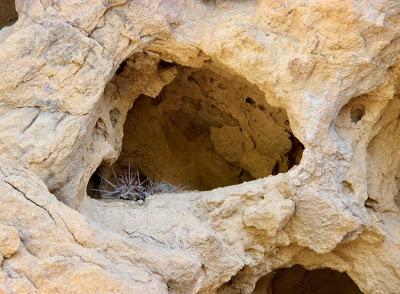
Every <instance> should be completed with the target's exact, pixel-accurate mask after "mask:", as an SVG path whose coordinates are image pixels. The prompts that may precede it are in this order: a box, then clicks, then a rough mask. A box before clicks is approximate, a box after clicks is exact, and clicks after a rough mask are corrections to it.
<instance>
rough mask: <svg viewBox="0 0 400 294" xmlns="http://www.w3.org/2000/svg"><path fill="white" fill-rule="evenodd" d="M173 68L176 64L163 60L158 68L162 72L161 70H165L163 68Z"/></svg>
mask: <svg viewBox="0 0 400 294" xmlns="http://www.w3.org/2000/svg"><path fill="white" fill-rule="evenodd" d="M173 66H175V63H173V62H168V61H165V60H162V59H161V60H160V61H159V62H158V65H157V68H158V69H159V70H160V69H163V68H169V67H173Z"/></svg>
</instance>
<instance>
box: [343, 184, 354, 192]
mask: <svg viewBox="0 0 400 294" xmlns="http://www.w3.org/2000/svg"><path fill="white" fill-rule="evenodd" d="M342 186H343V189H344V191H345V192H346V193H354V189H353V185H352V184H351V183H349V182H348V181H343V182H342Z"/></svg>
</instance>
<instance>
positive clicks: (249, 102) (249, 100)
mask: <svg viewBox="0 0 400 294" xmlns="http://www.w3.org/2000/svg"><path fill="white" fill-rule="evenodd" d="M245 101H246V103H248V104H251V105H256V102H255V101H254V100H253V98H251V97H247V98H246V100H245Z"/></svg>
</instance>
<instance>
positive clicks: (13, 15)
mask: <svg viewBox="0 0 400 294" xmlns="http://www.w3.org/2000/svg"><path fill="white" fill-rule="evenodd" d="M17 18H18V14H17V11H16V10H15V1H14V0H1V2H0V29H1V28H2V27H4V26H9V25H11V24H13V23H14V22H16V21H17Z"/></svg>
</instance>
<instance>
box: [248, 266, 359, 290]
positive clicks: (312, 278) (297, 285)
mask: <svg viewBox="0 0 400 294" xmlns="http://www.w3.org/2000/svg"><path fill="white" fill-rule="evenodd" d="M253 294H362V292H361V291H360V289H359V288H358V287H357V285H356V284H355V283H354V282H353V280H352V279H351V278H350V277H349V276H348V275H347V274H346V273H340V272H338V271H335V270H332V269H328V268H323V269H316V270H306V269H305V268H304V267H302V266H300V265H295V266H293V267H291V268H284V269H279V270H278V271H276V272H275V274H274V275H273V276H272V277H271V275H267V276H264V277H262V278H261V279H260V280H258V282H257V284H256V288H255V290H254V292H253Z"/></svg>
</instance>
